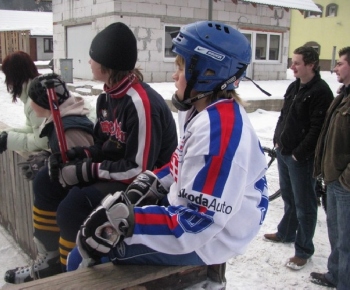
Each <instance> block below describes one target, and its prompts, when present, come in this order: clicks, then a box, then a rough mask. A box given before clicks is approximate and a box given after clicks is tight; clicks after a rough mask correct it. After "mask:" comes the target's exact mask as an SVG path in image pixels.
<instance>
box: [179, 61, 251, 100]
mask: <svg viewBox="0 0 350 290" xmlns="http://www.w3.org/2000/svg"><path fill="white" fill-rule="evenodd" d="M175 65H177V66H178V67H180V68H183V69H185V59H184V58H183V57H182V56H181V55H177V56H176V58H175ZM208 72H209V73H210V70H208ZM218 99H234V100H235V101H236V102H237V103H239V104H241V105H242V106H246V105H247V103H245V102H244V101H243V100H242V99H241V97H240V96H239V95H238V93H237V92H236V91H235V90H228V91H219V92H218V93H216V94H211V95H209V96H208V97H207V100H208V104H211V103H213V102H214V101H216V100H218Z"/></svg>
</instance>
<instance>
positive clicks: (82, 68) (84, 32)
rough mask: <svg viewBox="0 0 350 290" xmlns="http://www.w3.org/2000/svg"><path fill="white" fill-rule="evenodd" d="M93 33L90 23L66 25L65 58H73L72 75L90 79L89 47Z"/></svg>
mask: <svg viewBox="0 0 350 290" xmlns="http://www.w3.org/2000/svg"><path fill="white" fill-rule="evenodd" d="M94 36H95V33H93V31H92V29H91V25H90V24H89V25H81V26H72V27H67V58H71V59H73V77H74V78H81V79H88V80H91V79H92V73H91V69H90V65H89V59H90V56H89V49H90V45H91V41H92V39H93V38H94Z"/></svg>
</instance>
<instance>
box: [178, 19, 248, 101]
mask: <svg viewBox="0 0 350 290" xmlns="http://www.w3.org/2000/svg"><path fill="white" fill-rule="evenodd" d="M173 52H175V53H176V54H178V55H180V56H182V57H183V58H184V59H185V77H186V81H187V84H189V83H190V82H192V83H193V84H192V88H191V89H194V90H196V91H198V92H208V91H215V90H232V89H234V88H237V86H238V83H239V80H240V79H241V78H243V77H244V75H245V70H246V68H247V66H248V65H249V63H250V60H251V47H250V43H249V41H248V40H247V38H246V37H245V36H244V35H243V34H242V33H241V32H239V31H237V30H236V29H234V28H232V27H231V26H229V25H226V24H224V23H220V22H216V21H198V22H195V23H192V24H188V25H185V26H183V27H182V28H181V30H180V32H179V34H178V35H177V36H176V37H175V38H174V39H173ZM208 72H210V73H208ZM185 99H186V96H185Z"/></svg>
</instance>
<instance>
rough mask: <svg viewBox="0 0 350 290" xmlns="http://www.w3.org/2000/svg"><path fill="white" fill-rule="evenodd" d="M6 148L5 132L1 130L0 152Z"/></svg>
mask: <svg viewBox="0 0 350 290" xmlns="http://www.w3.org/2000/svg"><path fill="white" fill-rule="evenodd" d="M6 150H7V132H6V131H2V132H1V134H0V154H1V153H2V152H4V151H6Z"/></svg>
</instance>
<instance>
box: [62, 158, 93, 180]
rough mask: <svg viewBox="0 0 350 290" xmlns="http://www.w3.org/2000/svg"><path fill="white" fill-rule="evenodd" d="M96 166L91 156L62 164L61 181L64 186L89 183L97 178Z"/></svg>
mask: <svg viewBox="0 0 350 290" xmlns="http://www.w3.org/2000/svg"><path fill="white" fill-rule="evenodd" d="M94 166H95V163H93V162H92V160H91V159H90V158H87V159H84V160H76V161H70V162H68V163H66V164H62V165H61V166H60V167H59V182H60V183H61V185H62V186H63V187H66V186H72V185H75V184H78V183H79V184H88V183H90V182H92V181H94V180H95V179H96V177H95V170H94V169H93V167H94Z"/></svg>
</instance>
